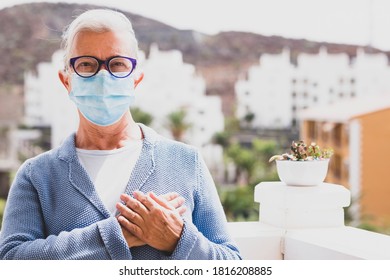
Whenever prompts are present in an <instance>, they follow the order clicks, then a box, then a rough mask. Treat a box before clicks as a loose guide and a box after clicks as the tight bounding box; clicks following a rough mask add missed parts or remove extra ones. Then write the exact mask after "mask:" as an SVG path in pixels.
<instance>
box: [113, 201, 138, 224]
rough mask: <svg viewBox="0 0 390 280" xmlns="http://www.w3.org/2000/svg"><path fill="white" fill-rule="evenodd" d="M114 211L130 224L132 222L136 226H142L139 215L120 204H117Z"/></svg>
mask: <svg viewBox="0 0 390 280" xmlns="http://www.w3.org/2000/svg"><path fill="white" fill-rule="evenodd" d="M116 209H118V211H119V213H120V214H121V216H123V217H125V218H126V219H128V220H129V221H130V222H132V223H134V224H136V225H138V226H141V225H142V224H143V218H142V216H141V215H139V214H138V213H136V212H134V211H133V210H131V209H130V208H129V207H127V206H126V205H123V204H122V203H117V204H116Z"/></svg>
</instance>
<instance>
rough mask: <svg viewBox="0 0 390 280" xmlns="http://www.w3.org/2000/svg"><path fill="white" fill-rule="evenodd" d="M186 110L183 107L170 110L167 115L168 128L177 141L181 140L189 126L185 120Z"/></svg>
mask: <svg viewBox="0 0 390 280" xmlns="http://www.w3.org/2000/svg"><path fill="white" fill-rule="evenodd" d="M186 116H187V112H186V111H185V110H184V109H180V110H179V111H175V112H172V113H170V114H169V115H168V124H167V126H168V128H169V130H170V131H171V133H172V136H173V138H174V139H175V140H177V141H182V140H183V136H184V134H185V132H186V131H187V130H188V129H189V128H190V127H191V123H189V122H187V120H186Z"/></svg>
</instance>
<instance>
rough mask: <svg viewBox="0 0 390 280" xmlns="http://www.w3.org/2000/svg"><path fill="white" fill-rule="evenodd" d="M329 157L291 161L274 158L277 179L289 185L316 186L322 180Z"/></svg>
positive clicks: (326, 169)
mask: <svg viewBox="0 0 390 280" xmlns="http://www.w3.org/2000/svg"><path fill="white" fill-rule="evenodd" d="M328 166H329V159H322V160H309V161H292V160H276V170H277V172H278V175H279V179H280V180H281V181H282V182H284V183H285V184H286V185H289V186H316V185H319V184H321V183H322V182H324V180H325V177H326V174H327V172H328Z"/></svg>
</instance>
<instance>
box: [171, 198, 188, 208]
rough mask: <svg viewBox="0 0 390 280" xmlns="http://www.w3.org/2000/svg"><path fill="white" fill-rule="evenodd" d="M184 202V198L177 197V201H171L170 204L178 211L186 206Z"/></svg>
mask: <svg viewBox="0 0 390 280" xmlns="http://www.w3.org/2000/svg"><path fill="white" fill-rule="evenodd" d="M184 202H185V199H184V197H182V196H179V197H177V198H175V199H173V200H171V201H169V204H170V205H171V206H172V207H173V208H175V209H177V208H179V207H180V206H182V205H183V204H184Z"/></svg>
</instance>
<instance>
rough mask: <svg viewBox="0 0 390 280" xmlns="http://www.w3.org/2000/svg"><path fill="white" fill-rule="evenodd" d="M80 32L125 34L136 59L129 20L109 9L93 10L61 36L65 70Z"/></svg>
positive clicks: (72, 23) (133, 36) (76, 19)
mask: <svg viewBox="0 0 390 280" xmlns="http://www.w3.org/2000/svg"><path fill="white" fill-rule="evenodd" d="M82 31H92V32H96V33H102V32H107V31H112V32H125V33H127V34H128V38H129V40H130V42H131V46H132V49H131V51H132V53H133V55H134V58H136V59H137V57H138V42H137V39H136V37H135V34H134V30H133V26H132V24H131V22H130V20H129V19H128V18H127V17H126V16H125V15H124V14H123V13H120V12H117V11H113V10H109V9H93V10H89V11H86V12H84V13H82V14H81V15H79V16H78V17H76V18H75V19H74V20H73V21H72V22H71V23H70V24H69V25H68V27H67V28H66V29H65V31H64V33H63V35H62V48H63V49H64V50H65V55H64V62H65V69H66V68H67V67H68V66H69V65H68V64H69V59H70V53H71V49H72V46H73V41H74V39H75V37H76V35H77V34H78V33H80V32H82Z"/></svg>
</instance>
